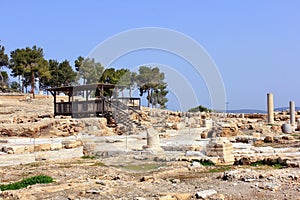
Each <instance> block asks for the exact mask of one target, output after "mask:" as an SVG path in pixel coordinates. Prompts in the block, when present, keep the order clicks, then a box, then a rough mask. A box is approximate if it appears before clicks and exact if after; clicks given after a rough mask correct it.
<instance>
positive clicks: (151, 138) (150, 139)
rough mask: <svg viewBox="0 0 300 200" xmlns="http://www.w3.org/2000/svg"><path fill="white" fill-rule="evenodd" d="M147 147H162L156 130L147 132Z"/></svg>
mask: <svg viewBox="0 0 300 200" xmlns="http://www.w3.org/2000/svg"><path fill="white" fill-rule="evenodd" d="M147 146H148V147H149V148H158V147H160V142H159V134H158V132H157V131H155V130H154V129H148V130H147Z"/></svg>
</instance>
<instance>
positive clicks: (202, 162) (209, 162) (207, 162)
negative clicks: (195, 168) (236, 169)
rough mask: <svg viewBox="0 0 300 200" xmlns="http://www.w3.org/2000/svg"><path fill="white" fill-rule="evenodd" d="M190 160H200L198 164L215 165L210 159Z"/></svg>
mask: <svg viewBox="0 0 300 200" xmlns="http://www.w3.org/2000/svg"><path fill="white" fill-rule="evenodd" d="M192 162H200V164H201V165H203V166H215V163H213V162H212V161H210V160H200V161H199V160H193V161H192Z"/></svg>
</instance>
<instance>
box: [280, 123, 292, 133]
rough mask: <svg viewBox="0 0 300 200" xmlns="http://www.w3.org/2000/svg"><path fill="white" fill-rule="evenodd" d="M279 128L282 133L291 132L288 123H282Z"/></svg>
mask: <svg viewBox="0 0 300 200" xmlns="http://www.w3.org/2000/svg"><path fill="white" fill-rule="evenodd" d="M281 129H282V132H283V133H292V132H293V131H292V128H291V125H290V124H283V125H282V126H281Z"/></svg>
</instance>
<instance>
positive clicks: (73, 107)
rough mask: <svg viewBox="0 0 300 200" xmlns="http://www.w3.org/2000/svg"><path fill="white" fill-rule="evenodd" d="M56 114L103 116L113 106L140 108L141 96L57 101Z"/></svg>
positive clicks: (123, 108)
mask: <svg viewBox="0 0 300 200" xmlns="http://www.w3.org/2000/svg"><path fill="white" fill-rule="evenodd" d="M54 106H55V113H54V114H55V115H67V116H72V117H76V116H80V115H83V116H85V115H95V116H103V115H104V114H105V113H107V112H111V111H112V107H114V109H116V108H117V109H118V110H123V111H124V110H126V109H129V110H132V111H135V112H137V111H136V110H139V109H140V99H139V98H117V99H112V100H107V99H105V98H97V99H94V100H88V101H74V102H56V103H55V105H54Z"/></svg>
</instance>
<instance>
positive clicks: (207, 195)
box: [195, 190, 217, 199]
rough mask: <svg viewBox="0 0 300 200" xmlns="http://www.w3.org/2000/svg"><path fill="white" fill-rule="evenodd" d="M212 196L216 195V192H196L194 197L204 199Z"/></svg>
mask: <svg viewBox="0 0 300 200" xmlns="http://www.w3.org/2000/svg"><path fill="white" fill-rule="evenodd" d="M214 194H217V191H216V190H203V191H200V192H197V193H196V195H195V196H196V198H197V199H205V198H207V197H209V196H212V195H214Z"/></svg>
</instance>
